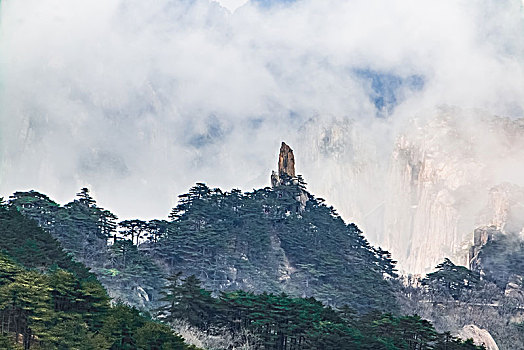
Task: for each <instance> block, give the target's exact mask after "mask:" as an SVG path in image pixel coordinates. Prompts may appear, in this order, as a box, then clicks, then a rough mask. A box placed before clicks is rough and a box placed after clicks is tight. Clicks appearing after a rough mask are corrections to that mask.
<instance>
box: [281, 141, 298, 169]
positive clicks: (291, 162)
mask: <svg viewBox="0 0 524 350" xmlns="http://www.w3.org/2000/svg"><path fill="white" fill-rule="evenodd" d="M283 174H286V175H288V176H290V177H295V156H294V155H293V150H292V149H291V147H289V146H288V145H287V144H286V143H285V142H282V145H281V146H280V155H279V157H278V175H279V176H280V177H282V175H283Z"/></svg>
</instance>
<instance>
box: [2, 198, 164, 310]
mask: <svg viewBox="0 0 524 350" xmlns="http://www.w3.org/2000/svg"><path fill="white" fill-rule="evenodd" d="M15 209H17V210H15ZM6 211H7V212H10V213H13V215H20V214H18V212H20V213H23V215H24V216H26V217H28V218H31V219H32V220H33V221H29V220H26V222H25V224H26V225H29V226H33V227H34V230H35V238H34V240H33V239H32V240H29V241H28V242H27V243H26V244H25V245H23V246H20V248H16V249H19V253H20V254H18V255H20V256H26V257H27V256H29V255H27V254H26V253H27V252H28V251H32V252H33V253H34V254H35V255H36V256H38V254H40V253H41V252H42V251H43V252H45V251H46V250H48V249H47V248H45V249H44V244H40V242H39V240H42V238H45V239H46V240H51V241H53V239H52V238H51V236H52V237H54V238H55V239H56V240H58V241H59V242H60V244H61V245H62V246H63V247H64V249H65V250H66V251H67V252H68V254H63V252H62V254H63V255H64V257H65V258H64V259H66V260H67V261H69V262H71V258H70V256H73V257H74V259H75V260H76V261H78V262H81V263H82V264H85V265H86V266H88V267H89V268H90V269H91V271H92V272H93V273H94V274H96V276H97V277H98V279H99V280H100V281H101V282H102V284H103V285H104V286H105V287H107V288H110V289H111V290H115V291H120V292H119V293H118V294H119V295H121V296H122V298H123V299H124V301H127V302H129V303H132V304H133V303H134V304H139V302H140V300H138V299H137V296H136V295H134V296H133V295H130V293H129V292H128V291H129V290H134V289H137V288H138V286H141V288H143V289H145V290H146V291H147V293H148V294H153V293H154V290H156V289H158V288H160V287H161V285H162V276H161V272H160V269H159V268H158V267H157V266H156V265H155V263H154V262H153V261H152V259H151V258H150V257H149V256H148V255H147V254H143V253H141V252H139V250H138V243H141V239H140V238H141V236H142V235H146V234H147V235H148V237H149V236H151V235H153V236H155V237H158V236H160V235H161V234H162V230H161V229H157V228H156V226H158V225H160V224H161V223H162V222H160V221H158V220H157V221H158V223H156V222H157V221H155V223H156V224H157V225H153V223H152V224H151V225H149V223H145V222H143V221H140V220H127V221H123V222H121V231H122V233H121V234H120V233H118V232H117V228H118V224H117V217H116V216H115V215H114V214H112V213H111V212H110V211H108V210H105V209H103V208H100V207H98V206H97V204H96V201H95V200H94V199H93V198H92V197H91V196H90V194H89V190H88V189H87V188H83V189H81V190H80V192H79V193H78V194H77V198H76V199H75V200H74V201H72V202H70V203H68V204H66V205H65V206H60V205H58V204H56V203H55V202H53V201H52V200H51V199H49V198H48V197H47V196H45V195H43V194H41V193H38V192H35V191H29V192H16V193H15V194H14V195H13V196H11V199H10V201H9V209H6ZM15 222H16V220H15ZM35 223H36V224H38V225H39V226H40V227H41V228H43V229H44V230H45V232H42V230H41V229H38V227H37V225H36V224H35ZM137 225H138V226H137ZM153 226H155V228H154V229H155V233H154V234H149V232H150V231H148V230H146V229H150V230H153ZM0 229H1V226H0ZM9 229H10V230H11V231H13V230H16V229H18V230H19V231H20V232H21V233H22V232H28V229H27V227H26V228H22V227H18V228H9ZM157 231H160V232H157ZM121 235H124V236H130V237H131V239H132V241H129V240H123V239H121V238H120V236H121ZM14 239H15V240H18V239H19V238H18V237H14ZM133 240H134V241H135V242H136V244H134V243H133ZM34 241H36V243H35V242H34ZM108 241H112V242H113V243H114V244H112V245H108ZM6 245H8V246H10V247H17V246H16V245H14V244H13V242H8V243H7V244H6ZM48 245H49V246H54V245H56V244H55V242H48ZM41 247H42V248H41ZM0 248H1V242H0ZM11 255H12V256H14V257H15V258H16V255H13V254H11ZM51 255H53V257H54V260H55V261H60V260H59V259H58V252H55V253H53V254H51ZM34 260H35V259H34V258H33V256H31V259H28V263H32V262H33V261H34ZM17 261H18V260H17ZM35 261H37V262H38V260H35ZM77 265H78V267H79V269H84V272H83V273H84V274H87V270H85V268H83V267H82V266H81V265H80V264H77ZM58 266H60V267H62V268H65V269H69V270H70V268H69V267H66V266H64V264H63V263H59V265H58ZM108 271H112V273H107V272H108ZM127 296H128V298H126V297H127Z"/></svg>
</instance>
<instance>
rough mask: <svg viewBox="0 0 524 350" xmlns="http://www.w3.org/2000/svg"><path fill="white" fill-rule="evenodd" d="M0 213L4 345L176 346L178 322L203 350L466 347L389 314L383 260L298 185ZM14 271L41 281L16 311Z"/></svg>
mask: <svg viewBox="0 0 524 350" xmlns="http://www.w3.org/2000/svg"><path fill="white" fill-rule="evenodd" d="M304 195H306V196H307V197H306V200H302V201H300V200H298V199H299V198H301V197H304ZM0 213H1V220H0V223H1V226H0V230H1V235H2V237H3V239H2V241H1V242H0V249H1V251H2V254H3V256H2V259H3V260H2V275H1V276H0V277H1V278H2V279H1V280H0V281H1V282H0V283H2V285H1V286H0V293H1V294H0V298H1V304H0V312H2V317H3V318H2V320H7V321H3V322H4V323H3V325H4V324H5V322H8V323H9V325H7V326H5V327H2V334H3V337H4V338H3V341H4V342H5V344H10V345H6V346H10V347H14V346H23V347H24V348H26V349H27V348H42V349H77V348H78V349H186V348H189V345H186V344H185V343H184V341H183V338H181V337H179V336H177V335H176V334H175V333H173V331H172V329H175V330H180V327H179V328H177V324H180V323H179V322H185V323H184V324H186V325H187V327H190V328H192V329H194V330H196V332H199V334H200V337H201V338H204V339H207V338H209V339H218V338H221V337H222V338H224V337H225V338H227V339H228V341H227V345H224V343H223V342H222V343H221V345H218V346H217V345H209V343H208V342H206V340H199V341H195V340H194V339H193V340H192V341H191V342H192V343H193V344H197V345H198V346H201V347H202V348H209V349H212V348H214V349H275V350H291V349H333V350H334V349H414V350H415V349H480V348H479V347H477V346H475V345H474V344H473V343H472V342H471V341H467V342H464V341H462V340H458V339H456V338H454V337H452V336H451V335H450V334H449V333H439V332H437V331H436V330H435V329H434V328H433V326H432V325H431V323H430V322H428V321H426V320H423V319H421V318H420V317H418V316H416V315H414V316H402V315H400V314H399V310H400V309H399V306H398V305H397V302H396V300H397V298H396V293H397V292H398V290H399V288H400V284H399V280H398V279H397V274H396V270H395V262H394V261H393V260H392V259H391V256H390V254H389V253H388V252H386V251H383V250H382V249H380V248H374V247H372V246H370V245H369V243H368V242H367V241H366V239H365V238H364V236H363V235H362V232H361V231H360V230H359V229H358V228H357V227H356V226H355V225H354V224H349V225H348V224H346V223H344V221H343V220H342V219H341V218H340V217H339V216H338V214H337V213H336V211H335V210H334V208H332V207H328V206H326V205H325V204H324V201H323V200H322V199H320V198H316V197H314V196H313V195H312V194H310V193H308V192H307V191H306V189H305V183H304V182H303V180H302V179H301V178H300V177H297V178H296V180H293V181H289V182H287V183H286V184H285V185H280V186H277V187H274V188H263V189H259V190H254V191H252V192H247V193H243V192H241V191H239V190H232V191H230V192H223V191H221V190H220V189H211V188H209V187H208V186H206V185H205V184H202V183H198V184H196V185H195V186H194V187H192V188H191V189H190V191H189V192H188V193H186V194H183V195H181V196H180V201H179V203H178V205H177V206H176V207H175V208H173V210H172V212H171V214H170V216H169V220H150V221H143V220H139V219H133V220H123V221H120V222H119V221H118V218H117V217H116V216H115V215H114V214H112V213H111V212H109V211H108V210H105V209H103V208H101V207H99V206H98V204H97V203H96V201H95V200H94V199H93V198H92V197H91V196H90V193H89V191H88V189H85V188H84V189H82V190H81V191H80V192H79V193H78V194H77V197H76V199H75V200H73V201H72V202H70V203H68V204H66V205H64V206H61V205H59V204H57V203H55V202H54V201H52V200H51V199H50V198H48V197H47V196H45V195H44V194H41V193H38V192H35V191H29V192H16V193H14V194H13V196H11V197H10V200H9V203H8V204H5V203H4V204H2V208H1V211H0ZM22 214H23V215H22ZM62 247H63V249H62ZM4 271H5V272H4ZM28 274H30V276H32V277H30V278H31V279H32V280H34V281H38V283H37V284H35V285H36V286H41V287H40V289H38V292H37V291H32V290H31V291H29V289H27V291H26V298H27V299H28V304H27V305H30V306H27V305H26V304H24V305H25V306H20V308H21V309H23V310H25V311H24V312H26V313H17V312H18V311H13V310H18V309H16V307H19V306H16V305H17V304H16V302H17V300H18V299H16V298H14V297H13V296H12V294H5V293H6V292H4V290H5V291H10V290H14V289H16V288H22V290H23V288H34V286H29V285H28V278H29V277H27V276H28ZM98 280H99V281H100V282H101V283H102V284H103V285H104V286H105V288H106V289H107V291H108V292H109V296H108V294H106V291H105V290H104V288H103V287H102V286H101V285H100V283H99V282H98ZM24 281H25V282H24ZM7 293H8V292H7ZM110 297H112V299H113V306H110V302H109V301H110ZM126 304H131V305H133V306H134V307H137V308H134V307H131V306H127V305H126ZM42 310H46V311H45V312H44V313H43V314H40V312H43V311H42ZM15 319H17V320H18V321H17V322H12V321H13V320H15ZM20 320H23V321H20ZM170 326H171V327H172V329H171V328H170ZM181 332H182V331H181ZM183 336H185V337H190V336H189V335H188V334H183ZM188 339H189V338H188ZM15 344H16V345H15Z"/></svg>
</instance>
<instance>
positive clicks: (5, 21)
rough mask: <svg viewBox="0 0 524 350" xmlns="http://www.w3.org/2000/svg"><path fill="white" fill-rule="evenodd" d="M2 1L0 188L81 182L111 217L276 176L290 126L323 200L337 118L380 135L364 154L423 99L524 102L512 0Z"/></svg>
mask: <svg viewBox="0 0 524 350" xmlns="http://www.w3.org/2000/svg"><path fill="white" fill-rule="evenodd" d="M220 2H221V3H222V4H223V5H224V6H226V7H227V8H230V9H233V8H235V7H237V6H239V5H240V4H241V3H243V1H242V0H238V1H234V0H229V1H226V0H221V1H220ZM0 6H1V7H0V11H1V12H0V21H1V22H0V157H1V158H0V165H1V168H0V195H3V196H8V195H9V194H10V193H12V192H13V191H15V190H28V189H36V190H39V191H42V192H45V193H47V194H48V195H50V196H51V197H52V198H54V199H55V200H57V201H60V202H62V203H64V202H67V201H69V200H71V199H72V198H73V196H74V193H75V192H77V191H78V189H79V188H80V187H83V186H89V187H90V188H91V189H92V191H93V193H94V195H95V197H96V199H97V200H98V201H99V204H100V205H101V206H103V207H106V208H108V209H110V210H112V211H114V212H116V213H117V214H118V215H119V216H120V217H143V218H149V217H165V216H166V215H167V213H168V212H169V210H170V208H171V207H172V206H173V205H174V204H175V203H176V198H177V195H178V194H180V193H182V192H184V191H186V190H187V189H188V188H189V187H190V186H191V185H192V184H194V183H195V182H197V181H204V182H207V183H209V185H211V186H221V187H223V188H225V189H231V188H232V187H240V188H242V189H245V190H250V189H252V188H254V187H261V186H267V185H269V174H270V171H271V169H273V168H275V167H276V158H277V153H278V147H279V145H280V142H281V141H282V140H286V141H287V142H288V143H290V144H291V146H292V147H293V148H294V149H295V151H296V153H297V161H298V163H297V167H298V172H299V173H302V174H303V175H304V176H305V178H306V180H307V181H308V182H309V183H310V188H312V189H319V191H322V189H326V190H325V191H324V193H319V195H321V196H323V197H327V198H326V199H327V200H328V201H330V198H329V197H328V195H329V193H332V191H331V192H330V191H329V190H327V188H328V186H324V187H322V186H320V185H319V184H320V183H321V182H323V181H324V182H325V181H329V177H326V174H329V173H337V174H341V176H338V177H337V178H336V179H334V180H333V181H335V180H336V181H339V182H341V181H344V180H343V170H341V169H344V168H343V166H344V164H346V163H347V162H350V161H351V159H354V158H352V156H351V154H352V153H351V152H357V151H358V150H352V149H349V148H348V149H344V150H341V149H334V148H323V146H322V145H323V144H325V143H326V138H325V137H324V136H322V135H325V134H326V132H325V131H326V130H328V129H330V128H335V129H337V130H338V131H336V132H338V133H340V134H341V135H342V136H340V137H341V138H342V139H346V140H349V139H351V138H354V137H357V136H358V137H361V138H363V139H365V138H366V137H368V138H369V140H373V142H376V141H377V140H380V142H379V143H377V145H375V146H374V147H375V148H376V152H378V153H381V152H383V154H384V156H381V155H379V156H377V155H376V154H375V155H374V157H375V158H373V159H374V160H373V161H376V160H377V159H379V161H380V160H383V161H384V162H386V161H387V159H388V156H387V155H388V154H389V153H388V150H389V148H391V147H392V144H393V140H394V139H395V137H396V135H397V132H398V128H399V125H401V124H402V123H403V121H405V120H407V119H409V118H410V117H412V116H413V115H415V114H416V113H418V112H419V111H421V110H424V109H428V108H433V107H435V106H439V105H453V106H460V107H464V108H469V107H478V108H482V109H484V110H486V111H488V112H489V113H491V114H499V115H504V116H509V117H512V118H517V117H522V116H523V114H524V35H523V33H524V22H523V12H522V3H521V1H520V0H515V1H509V0H467V1H465V0H464V1H424V0H403V1H394V0H376V1H370V0H352V1H347V0H297V1H295V2H285V3H283V4H279V3H278V2H277V1H273V2H271V3H269V2H264V4H258V5H256V4H250V3H248V4H245V5H244V6H241V7H240V8H238V9H237V10H236V11H234V12H231V11H229V10H227V9H225V8H224V7H222V6H220V5H219V4H218V3H216V2H210V1H207V0H155V1H143V0H140V1H139V0H125V1H124V0H90V1H86V0H68V1H63V0H16V1H15V0H4V1H2V2H1V5H0ZM337 123H342V124H344V123H357V124H358V125H359V127H360V128H361V129H359V130H361V134H359V135H355V133H353V134H351V132H349V131H347V130H346V129H340V128H339V127H338V126H336V125H339V124H337ZM344 130H346V131H347V132H346V131H344ZM348 130H349V129H348ZM370 142H371V141H370ZM342 144H343V145H344V144H345V145H348V144H351V142H350V141H348V142H346V143H342ZM341 154H342V156H341ZM316 155H321V156H318V157H317V156H316ZM362 158H365V157H364V156H363V153H361V154H360V156H359V159H360V160H362ZM312 159H314V160H315V162H314V163H313V162H310V163H306V162H309V161H310V160H312ZM346 165H347V164H346ZM336 186H337V182H334V183H333V184H332V185H331V187H336ZM343 195H345V194H344V193H342V194H340V195H339V196H343ZM350 198H351V193H348V194H347V200H348V201H349V200H351V199H350ZM342 200H343V199H341V198H338V199H337V201H338V202H340V201H342ZM338 202H337V203H338Z"/></svg>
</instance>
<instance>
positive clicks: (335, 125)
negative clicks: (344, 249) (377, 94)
mask: <svg viewBox="0 0 524 350" xmlns="http://www.w3.org/2000/svg"><path fill="white" fill-rule="evenodd" d="M390 127H391V126H390V125H389V124H388V121H378V122H375V123H374V124H373V127H372V128H373V134H372V135H370V133H369V129H370V126H369V125H363V123H362V122H356V121H347V120H333V121H332V122H329V123H327V122H324V123H318V121H312V122H311V123H310V125H306V126H305V127H304V131H303V133H304V134H305V135H306V136H305V137H304V138H305V139H306V140H307V143H308V144H307V145H302V143H301V142H300V141H299V140H298V141H297V142H298V145H299V147H301V148H302V147H304V148H306V149H307V150H308V151H307V152H306V153H305V154H304V155H301V156H300V157H301V159H300V161H301V164H304V165H302V169H304V173H307V174H308V178H309V179H310V180H311V181H312V185H311V189H312V190H314V191H315V192H316V193H318V194H319V195H321V196H325V197H326V198H328V199H329V200H330V201H331V202H333V203H334V205H335V206H336V207H337V208H339V210H340V212H341V214H342V216H343V217H344V218H345V219H346V220H350V221H354V222H356V223H358V224H359V226H361V227H362V228H363V230H364V232H366V236H367V237H368V239H370V241H371V242H373V243H375V244H378V245H380V246H383V247H385V248H386V249H388V250H390V251H391V252H392V253H393V256H394V257H395V258H396V259H398V260H399V265H400V267H401V268H402V269H403V270H404V271H406V272H411V273H423V272H428V271H430V270H431V269H432V268H434V266H435V265H436V264H438V263H439V262H441V261H442V258H443V257H450V258H452V259H453V260H454V261H455V263H457V264H461V265H466V264H467V263H468V251H469V248H470V246H471V245H472V241H473V232H474V230H475V229H476V228H479V227H484V226H491V225H495V226H496V227H497V228H502V227H504V228H505V229H504V230H505V231H507V230H511V231H515V230H517V231H519V230H520V229H521V228H522V227H523V223H522V222H520V221H519V218H522V217H524V216H523V215H522V211H523V210H522V208H523V207H522V205H521V204H519V203H523V201H522V200H521V199H519V198H521V195H520V194H519V193H520V190H517V189H518V188H522V187H523V186H524V176H523V175H524V165H522V164H523V160H524V120H519V119H517V120H512V119H508V118H502V117H497V116H491V115H488V114H485V113H483V112H482V111H478V110H461V109H457V108H449V107H443V108H440V109H437V110H434V111H428V112H426V113H421V114H420V115H417V116H415V117H413V118H411V119H410V120H407V121H405V123H403V124H401V123H398V125H397V130H395V132H393V133H391V132H389V131H387V130H390V129H391V128H390ZM326 169H329V171H326ZM310 174H311V175H310ZM522 198H524V197H522Z"/></svg>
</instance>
